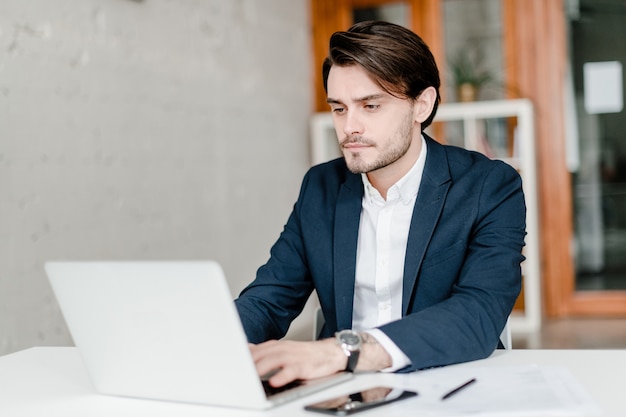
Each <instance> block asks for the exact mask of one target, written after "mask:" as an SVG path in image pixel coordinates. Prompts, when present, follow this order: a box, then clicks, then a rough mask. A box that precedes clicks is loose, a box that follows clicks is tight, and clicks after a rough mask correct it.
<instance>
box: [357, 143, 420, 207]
mask: <svg viewBox="0 0 626 417" xmlns="http://www.w3.org/2000/svg"><path fill="white" fill-rule="evenodd" d="M421 138H422V149H421V150H420V154H419V156H418V157H417V160H416V161H415V164H413V166H412V167H411V169H410V170H409V172H407V173H406V174H405V175H404V176H403V177H402V178H400V179H399V180H398V181H397V182H396V183H395V184H394V185H392V186H391V187H390V188H389V190H388V191H387V201H394V200H397V199H399V200H400V201H402V202H403V203H404V204H409V203H411V202H412V201H413V199H414V198H415V196H416V195H417V191H418V190H419V186H420V184H421V182H422V175H423V174H424V165H425V164H426V153H427V149H426V140H425V139H424V136H423V135H422V137H421ZM361 180H362V181H363V186H364V188H365V195H364V198H365V199H366V201H367V202H368V203H369V204H374V203H378V204H379V205H381V203H382V204H384V203H385V200H384V199H383V198H382V196H381V195H380V193H379V192H378V190H377V189H376V188H374V186H373V185H372V184H371V183H370V181H369V179H368V178H367V174H365V173H362V174H361Z"/></svg>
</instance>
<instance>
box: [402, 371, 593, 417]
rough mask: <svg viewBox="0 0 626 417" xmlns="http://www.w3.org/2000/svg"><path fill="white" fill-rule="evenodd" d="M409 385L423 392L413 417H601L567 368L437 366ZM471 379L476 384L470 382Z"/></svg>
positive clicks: (412, 378)
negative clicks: (583, 416)
mask: <svg viewBox="0 0 626 417" xmlns="http://www.w3.org/2000/svg"><path fill="white" fill-rule="evenodd" d="M472 379H475V381H471V380H472ZM405 381H406V385H405V386H403V388H405V389H408V388H410V389H413V390H415V391H418V392H419V393H420V395H419V397H418V399H416V400H415V401H414V410H415V414H414V415H416V416H418V415H419V416H420V417H422V416H436V417H439V416H465V415H472V416H473V417H482V416H498V417H517V416H524V417H531V416H542V417H550V416H580V415H585V416H587V415H600V414H601V409H600V407H599V406H598V405H597V404H596V403H595V402H594V401H593V399H592V398H591V397H590V396H589V395H588V394H587V392H586V391H585V390H584V389H583V387H582V386H581V385H580V384H579V383H578V381H577V380H576V379H575V378H574V377H573V376H572V375H571V373H570V372H569V371H568V370H567V369H565V368H562V367H553V366H536V365H515V366H501V367H476V368H465V367H458V368H457V367H449V368H437V369H431V370H426V371H421V372H418V373H417V374H413V375H410V376H409V375H407V376H406V379H405ZM470 381H471V382H472V383H471V384H468V382H470ZM459 387H463V388H462V389H458V388H459ZM451 391H455V393H454V395H451V396H450V395H448V396H446V394H448V393H450V392H451ZM444 396H446V398H445V399H443V397H444ZM390 411H391V410H390Z"/></svg>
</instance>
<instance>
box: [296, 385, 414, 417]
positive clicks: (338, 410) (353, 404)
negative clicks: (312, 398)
mask: <svg viewBox="0 0 626 417" xmlns="http://www.w3.org/2000/svg"><path fill="white" fill-rule="evenodd" d="M416 395H417V392H414V391H405V390H403V389H398V388H392V387H375V388H370V389H367V390H364V391H360V392H355V393H352V394H346V395H342V396H340V397H336V398H332V399H330V400H326V401H321V402H319V403H315V404H309V405H307V406H305V407H304V409H305V410H307V411H316V412H318V413H324V414H331V415H335V416H347V415H350V414H354V413H358V412H359V411H364V410H368V409H370V408H374V407H379V406H381V405H384V404H389V403H392V402H394V401H399V400H403V399H405V398H411V397H415V396H416Z"/></svg>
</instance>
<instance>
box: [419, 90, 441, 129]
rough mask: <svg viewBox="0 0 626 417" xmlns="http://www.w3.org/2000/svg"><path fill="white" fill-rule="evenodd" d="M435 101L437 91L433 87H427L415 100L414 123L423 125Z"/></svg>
mask: <svg viewBox="0 0 626 417" xmlns="http://www.w3.org/2000/svg"><path fill="white" fill-rule="evenodd" d="M436 101H437V90H435V87H427V88H426V89H424V91H422V93H421V94H420V95H419V96H418V97H417V98H416V99H415V115H414V116H415V121H416V122H418V123H423V122H424V121H425V120H426V119H428V117H429V116H430V114H431V113H432V112H433V107H434V106H435V102H436Z"/></svg>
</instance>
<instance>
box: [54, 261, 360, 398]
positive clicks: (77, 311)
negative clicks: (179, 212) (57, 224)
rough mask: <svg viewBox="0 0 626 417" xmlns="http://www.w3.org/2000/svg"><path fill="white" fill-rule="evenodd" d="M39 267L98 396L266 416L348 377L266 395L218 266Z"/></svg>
mask: <svg viewBox="0 0 626 417" xmlns="http://www.w3.org/2000/svg"><path fill="white" fill-rule="evenodd" d="M45 268H46V272H47V274H48V277H49V280H50V283H51V285H52V288H53V290H54V293H55V295H56V297H57V300H58V302H59V305H60V307H61V311H62V313H63V316H64V317H65V320H66V323H67V325H68V328H69V330H70V332H71V334H72V337H73V339H74V343H75V344H76V346H77V348H78V350H79V351H80V354H81V356H82V357H83V360H84V362H85V366H86V368H87V372H88V373H89V376H90V378H91V380H92V382H93V384H94V386H95V388H96V390H97V391H98V392H100V393H103V394H111V395H120V396H128V397H137V398H150V399H158V400H170V401H181V402H190V403H199V404H210V405H219V406H231V407H236V408H251V409H265V408H269V407H272V406H274V405H277V404H280V403H284V402H286V401H290V400H292V399H295V398H299V397H302V396H303V395H307V394H309V393H311V392H314V391H318V390H320V389H322V388H326V387H328V386H330V385H333V384H336V383H339V382H341V381H345V380H346V379H348V378H350V376H351V374H349V373H339V374H336V375H333V376H331V377H329V378H324V379H323V380H319V381H318V380H316V381H310V382H304V383H302V384H300V385H299V386H297V387H295V388H292V389H288V390H284V391H282V392H279V393H275V394H273V395H270V394H266V392H265V390H264V388H263V385H264V384H263V383H262V381H261V380H260V378H259V377H258V375H257V373H256V368H255V366H254V363H253V360H252V357H251V355H250V351H249V349H248V343H247V340H246V337H245V334H244V331H243V328H242V326H241V322H240V320H239V315H238V313H237V310H236V308H235V305H234V303H233V299H232V296H231V294H230V291H229V289H228V286H227V283H226V279H225V277H224V273H223V272H222V269H221V268H220V266H219V265H218V264H217V263H215V262H212V261H206V262H49V263H47V264H46V265H45Z"/></svg>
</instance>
